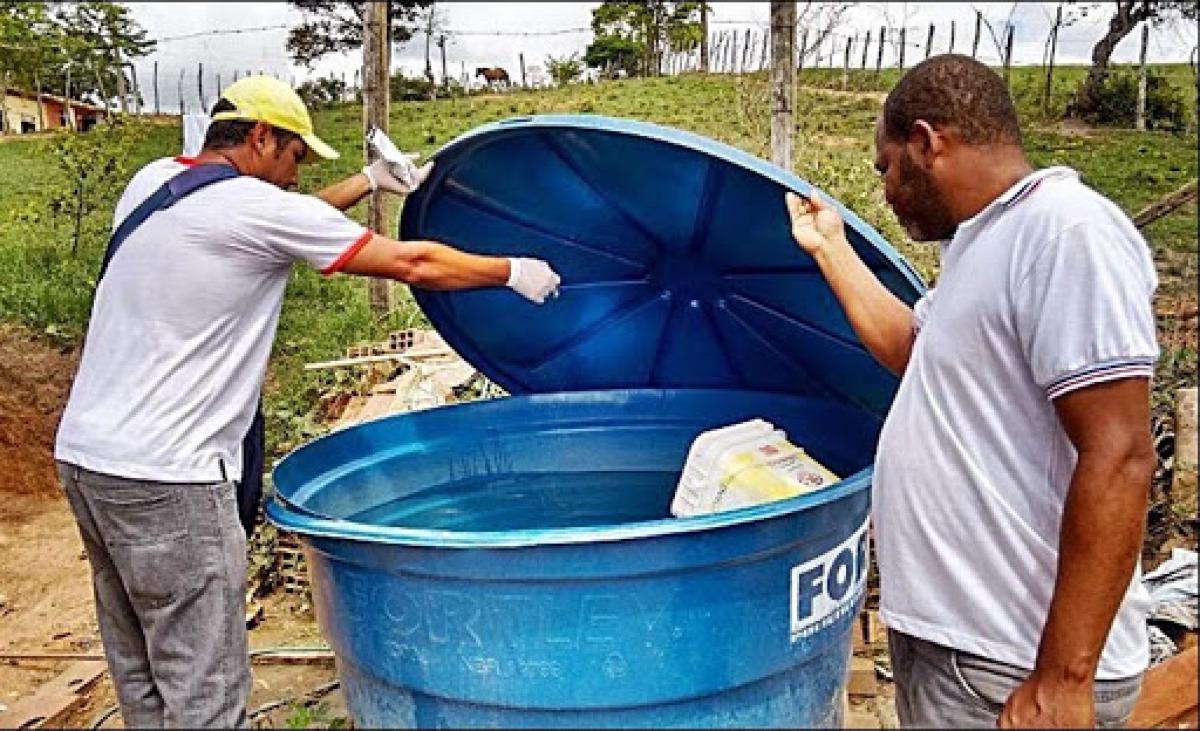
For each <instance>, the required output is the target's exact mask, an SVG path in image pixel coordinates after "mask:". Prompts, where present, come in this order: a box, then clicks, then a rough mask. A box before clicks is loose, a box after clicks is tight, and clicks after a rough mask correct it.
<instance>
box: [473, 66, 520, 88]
mask: <svg viewBox="0 0 1200 731" xmlns="http://www.w3.org/2000/svg"><path fill="white" fill-rule="evenodd" d="M475 75H476V76H482V77H483V80H484V81H486V82H487V83H488V84H489V85H491V84H503V85H504V86H508V85H509V84H511V83H512V82H510V81H509V79H508V72H507V71H505V70H504V69H502V68H500V67H499V66H496V67H495V68H485V67H483V66H479V67H477V68H476V69H475Z"/></svg>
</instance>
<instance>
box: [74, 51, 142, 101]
mask: <svg viewBox="0 0 1200 731" xmlns="http://www.w3.org/2000/svg"><path fill="white" fill-rule="evenodd" d="M113 68H115V69H116V72H117V101H118V103H119V104H120V107H121V114H125V113H127V112H128V111H129V98H128V97H129V94H128V93H127V91H126V89H125V64H123V63H121V49H119V48H118V49H116V51H114V59H113ZM67 106H70V105H69V104H68V105H67Z"/></svg>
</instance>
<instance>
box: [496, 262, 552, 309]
mask: <svg viewBox="0 0 1200 731" xmlns="http://www.w3.org/2000/svg"><path fill="white" fill-rule="evenodd" d="M508 265H509V274H508V286H509V287H511V288H512V289H513V290H514V291H516V293H517V294H519V295H521V296H522V297H524V298H525V299H527V300H529V301H531V302H536V303H537V304H539V305H540V304H542V303H544V302H545V301H546V298H547V297H550V296H555V297H557V296H558V285H559V282H561V281H562V279H561V278H560V277H559V276H558V275H557V274H555V272H554V270H553V269H551V268H550V265H549V264H547V263H546V262H544V261H542V260H541V259H524V258H510V259H509V260H508Z"/></svg>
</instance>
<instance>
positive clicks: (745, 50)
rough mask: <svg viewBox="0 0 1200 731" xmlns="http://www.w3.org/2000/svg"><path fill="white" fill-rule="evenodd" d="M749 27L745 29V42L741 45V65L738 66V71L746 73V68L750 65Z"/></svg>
mask: <svg viewBox="0 0 1200 731" xmlns="http://www.w3.org/2000/svg"><path fill="white" fill-rule="evenodd" d="M749 59H750V29H749V28H747V29H746V43H745V45H743V46H742V65H741V66H740V67H739V68H738V73H740V74H744V73H746V69H748V68H749V67H750V60H749Z"/></svg>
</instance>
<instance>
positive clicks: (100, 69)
mask: <svg viewBox="0 0 1200 731" xmlns="http://www.w3.org/2000/svg"><path fill="white" fill-rule="evenodd" d="M54 22H55V24H56V26H57V28H58V31H59V37H58V42H57V44H56V47H57V50H58V58H57V59H54V62H53V63H52V65H51V66H50V67H49V68H48V69H47V70H48V73H47V83H48V88H50V89H53V90H54V91H55V92H56V93H59V94H66V93H68V92H69V93H70V95H71V96H72V97H74V98H76V99H81V98H83V96H84V95H87V94H92V95H95V96H96V97H98V98H100V99H101V100H103V101H105V102H107V101H108V100H109V99H111V98H112V96H113V94H115V93H116V92H117V90H118V89H121V88H127V86H128V81H129V80H128V77H127V76H126V71H125V69H126V67H127V66H128V64H129V62H130V61H131V60H133V59H135V58H141V57H142V56H146V55H148V54H150V53H151V52H152V51H153V50H154V47H155V45H156V44H155V42H154V41H153V40H152V39H150V38H149V35H148V33H147V32H146V30H145V29H144V28H142V27H141V26H140V25H138V22H137V21H136V20H134V19H133V16H132V15H131V14H130V10H129V8H127V7H125V6H124V5H122V4H120V3H113V2H83V3H58V4H57V5H56V6H55V11H54ZM68 70H69V71H70V73H71V77H70V78H71V82H70V87H71V88H70V89H67V74H68ZM123 103H124V100H122V104H123Z"/></svg>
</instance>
